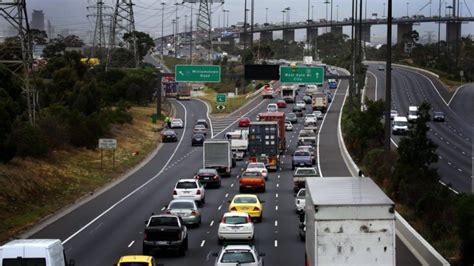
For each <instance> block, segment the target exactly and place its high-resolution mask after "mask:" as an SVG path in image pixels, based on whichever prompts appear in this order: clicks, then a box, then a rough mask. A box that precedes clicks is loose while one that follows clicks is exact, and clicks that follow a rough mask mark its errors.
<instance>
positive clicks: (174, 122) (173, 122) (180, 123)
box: [171, 118, 184, 128]
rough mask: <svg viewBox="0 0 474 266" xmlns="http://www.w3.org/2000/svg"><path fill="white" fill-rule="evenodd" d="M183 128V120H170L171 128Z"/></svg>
mask: <svg viewBox="0 0 474 266" xmlns="http://www.w3.org/2000/svg"><path fill="white" fill-rule="evenodd" d="M183 127H184V123H183V120H181V118H173V120H171V128H183Z"/></svg>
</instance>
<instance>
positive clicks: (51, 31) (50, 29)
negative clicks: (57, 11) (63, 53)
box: [46, 19, 56, 40]
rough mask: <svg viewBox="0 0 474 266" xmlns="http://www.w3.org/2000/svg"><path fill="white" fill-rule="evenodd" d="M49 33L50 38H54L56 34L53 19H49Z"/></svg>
mask: <svg viewBox="0 0 474 266" xmlns="http://www.w3.org/2000/svg"><path fill="white" fill-rule="evenodd" d="M46 33H47V34H48V39H50V40H51V39H53V38H54V37H56V36H54V35H55V34H54V26H53V25H51V21H50V20H49V19H48V31H47V32H46Z"/></svg>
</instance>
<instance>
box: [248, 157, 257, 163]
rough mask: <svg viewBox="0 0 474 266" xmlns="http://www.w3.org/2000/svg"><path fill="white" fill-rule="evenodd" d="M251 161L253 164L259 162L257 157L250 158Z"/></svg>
mask: <svg viewBox="0 0 474 266" xmlns="http://www.w3.org/2000/svg"><path fill="white" fill-rule="evenodd" d="M249 161H250V162H251V163H256V162H257V158H255V157H250V158H249Z"/></svg>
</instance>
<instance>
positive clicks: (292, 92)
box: [281, 86, 297, 103]
mask: <svg viewBox="0 0 474 266" xmlns="http://www.w3.org/2000/svg"><path fill="white" fill-rule="evenodd" d="M296 91H297V89H296V88H295V87H294V86H283V87H281V98H282V99H283V100H285V102H287V103H294V102H295V101H296V94H297V93H296Z"/></svg>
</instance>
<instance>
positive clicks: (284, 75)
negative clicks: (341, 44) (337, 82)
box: [280, 66, 324, 84]
mask: <svg viewBox="0 0 474 266" xmlns="http://www.w3.org/2000/svg"><path fill="white" fill-rule="evenodd" d="M280 82H281V83H316V84H323V82H324V68H322V67H292V66H288V67H287V66H284V67H280Z"/></svg>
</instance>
